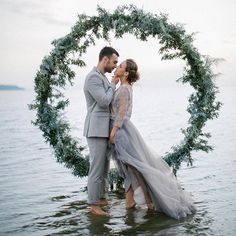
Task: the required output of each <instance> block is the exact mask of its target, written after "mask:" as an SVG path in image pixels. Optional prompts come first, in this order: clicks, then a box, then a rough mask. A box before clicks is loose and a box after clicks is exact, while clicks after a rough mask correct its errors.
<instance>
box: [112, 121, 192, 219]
mask: <svg viewBox="0 0 236 236" xmlns="http://www.w3.org/2000/svg"><path fill="white" fill-rule="evenodd" d="M111 126H112V122H111ZM113 159H114V162H115V164H116V166H117V168H118V171H119V174H120V175H121V177H123V178H124V183H125V190H126V191H127V190H128V189H129V188H130V186H132V188H133V190H134V191H135V190H137V189H138V188H139V187H140V185H144V186H142V191H146V192H147V193H148V195H149V196H150V198H151V201H152V204H153V206H154V208H155V210H157V211H159V212H163V213H165V214H166V215H168V216H170V217H173V218H175V219H181V218H184V217H186V216H187V215H190V214H193V213H194V212H195V211H196V208H195V206H194V204H193V201H192V199H191V196H190V195H189V194H188V193H187V192H185V191H184V190H183V189H182V188H181V186H180V184H179V183H178V181H177V179H176V177H175V176H174V174H173V173H172V170H171V168H170V167H169V165H168V164H167V163H166V162H165V161H164V160H163V159H162V158H161V157H160V156H159V155H158V154H156V153H155V152H154V151H153V150H151V149H150V147H148V146H147V145H146V143H145V142H144V140H143V138H142V136H141V135H140V133H139V132H138V130H137V129H136V127H135V126H134V125H133V123H132V122H131V121H130V120H125V121H124V123H123V126H122V128H120V129H119V130H118V131H117V133H116V136H115V145H114V152H113ZM139 189H140V188H139Z"/></svg>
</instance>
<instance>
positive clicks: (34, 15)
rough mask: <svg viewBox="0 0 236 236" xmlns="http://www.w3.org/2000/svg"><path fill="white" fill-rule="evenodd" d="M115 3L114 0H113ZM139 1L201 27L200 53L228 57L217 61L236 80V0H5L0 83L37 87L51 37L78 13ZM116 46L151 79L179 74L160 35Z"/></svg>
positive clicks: (90, 59) (93, 60)
mask: <svg viewBox="0 0 236 236" xmlns="http://www.w3.org/2000/svg"><path fill="white" fill-rule="evenodd" d="M114 2H115V3H114ZM124 2H125V3H126V4H130V3H132V4H135V5H136V6H137V7H140V8H143V9H144V10H146V11H149V12H152V13H156V14H159V13H166V14H168V15H169V19H170V21H171V22H173V23H177V22H179V23H184V24H185V29H186V30H187V32H188V33H192V32H198V34H197V35H196V36H195V41H194V45H195V46H196V47H197V48H198V49H199V51H200V53H201V54H208V55H211V56H212V57H216V58H224V59H225V61H224V62H223V63H221V64H220V65H218V66H217V68H216V69H215V71H216V72H221V73H222V76H221V77H220V78H219V80H221V83H222V84H227V85H232V84H234V85H236V82H235V81H236V78H235V75H236V31H235V26H236V14H235V12H236V1H235V0H225V1H223V0H207V1H206V0H198V1H189V0H178V1H174V0H172V1H171V0H162V1H160V0H136V1H121V0H116V1H111V0H98V1H90V0H86V1H84V0H83V1H81V0H0V11H1V14H0V31H1V37H0V52H1V57H0V60H1V63H0V84H17V85H19V86H22V87H27V88H31V87H33V80H34V75H35V72H36V71H37V69H38V67H39V65H40V63H41V60H42V58H43V57H44V56H45V55H46V54H48V53H49V52H50V50H51V42H52V41H53V40H54V39H56V38H59V37H62V36H64V35H66V34H67V33H69V32H70V29H71V27H72V26H73V25H74V24H75V22H76V20H77V15H78V14H81V13H85V14H87V15H90V16H92V15H96V14H97V11H96V8H97V5H100V6H101V7H103V8H106V9H108V10H109V11H113V10H114V9H115V8H116V7H117V6H118V5H122V4H123V3H124ZM106 44H107V43H106V42H104V41H99V42H97V44H96V46H95V47H92V48H89V50H88V53H87V54H86V55H84V59H85V61H86V63H87V66H86V67H85V68H83V69H80V70H79V74H77V76H76V80H83V79H84V75H85V74H86V73H87V72H88V71H89V70H90V69H91V67H92V66H93V65H96V64H97V57H98V53H99V50H100V49H101V47H103V46H105V45H106ZM111 45H112V46H113V47H115V48H116V49H117V50H118V51H119V53H120V61H122V60H123V59H125V58H130V57H131V58H134V59H135V60H136V61H137V63H138V65H139V67H140V71H141V75H143V77H145V79H146V81H149V82H151V83H152V81H154V80H159V81H165V82H166V81H168V80H170V79H173V78H178V77H179V76H180V75H181V73H182V69H183V64H181V63H180V62H177V61H172V62H169V61H168V62H162V61H161V60H160V55H159V54H158V50H159V45H158V42H157V41H156V40H150V41H148V42H147V43H143V42H141V41H138V40H136V39H135V38H134V37H133V36H132V35H125V36H124V38H123V39H122V40H112V43H111Z"/></svg>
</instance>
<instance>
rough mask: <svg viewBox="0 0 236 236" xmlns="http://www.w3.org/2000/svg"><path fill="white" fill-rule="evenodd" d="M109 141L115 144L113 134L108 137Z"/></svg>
mask: <svg viewBox="0 0 236 236" xmlns="http://www.w3.org/2000/svg"><path fill="white" fill-rule="evenodd" d="M109 141H110V143H111V144H115V135H113V136H111V135H110V137H109Z"/></svg>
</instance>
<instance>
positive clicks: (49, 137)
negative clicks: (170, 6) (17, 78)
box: [30, 5, 221, 178]
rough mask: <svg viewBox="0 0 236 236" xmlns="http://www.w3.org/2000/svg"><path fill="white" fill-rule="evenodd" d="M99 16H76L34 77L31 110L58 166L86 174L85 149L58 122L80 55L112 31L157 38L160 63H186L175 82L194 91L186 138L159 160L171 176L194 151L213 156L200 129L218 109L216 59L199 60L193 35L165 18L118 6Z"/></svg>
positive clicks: (80, 64) (65, 125)
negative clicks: (180, 60)
mask: <svg viewBox="0 0 236 236" xmlns="http://www.w3.org/2000/svg"><path fill="white" fill-rule="evenodd" d="M97 12H98V15H97V16H87V15H79V16H78V21H77V22H76V24H75V25H74V26H73V28H72V29H71V32H70V33H69V34H67V35H66V36H64V37H62V38H59V39H57V40H54V41H53V42H52V44H53V46H54V47H53V49H52V51H51V52H50V54H49V55H47V56H46V57H44V59H43V61H42V64H41V65H40V68H39V70H38V71H37V74H36V76H35V88H34V89H35V93H36V98H35V100H34V102H33V104H31V105H30V109H32V110H35V111H36V120H35V121H34V122H33V123H34V124H35V125H36V126H38V127H39V128H40V129H41V131H42V132H43V136H44V138H45V140H46V142H48V143H49V144H50V145H51V146H52V147H53V148H54V150H55V156H56V158H57V161H58V162H60V163H63V164H64V165H65V166H66V167H67V168H70V169H72V172H73V174H74V175H76V176H80V177H83V176H86V175H87V173H88V169H89V161H88V158H87V157H85V156H84V155H83V154H82V151H83V149H84V147H81V146H80V144H79V142H78V141H76V140H75V139H73V137H72V136H71V135H70V133H69V132H70V126H69V124H68V122H67V121H65V120H64V119H63V118H62V112H63V110H64V109H65V107H66V106H68V104H69V101H68V99H66V98H65V97H64V95H63V93H62V90H63V89H65V86H66V85H67V84H68V83H69V84H70V85H73V79H74V77H75V72H74V71H73V70H72V69H71V65H77V66H78V67H83V66H85V62H84V61H83V60H82V59H81V56H82V55H83V54H84V53H86V50H87V49H88V47H90V46H91V45H94V44H95V41H96V40H97V39H104V40H106V41H109V40H110V38H109V33H110V32H113V34H114V37H115V38H122V36H123V35H124V34H126V33H128V34H132V35H134V36H135V37H136V38H137V39H139V40H141V41H147V40H148V39H149V38H150V37H153V38H156V39H158V41H159V43H160V45H161V48H160V50H159V53H160V55H161V57H162V59H163V60H167V59H168V60H170V59H175V58H180V59H182V60H184V61H185V63H186V65H185V68H184V73H183V76H182V78H181V79H179V81H181V82H182V83H189V84H190V85H191V86H192V87H193V88H194V93H193V94H192V95H191V96H190V97H189V106H188V108H187V111H188V112H189V114H190V118H189V120H188V127H187V128H186V129H182V132H183V134H184V138H183V140H182V141H181V143H180V144H179V145H177V146H174V147H172V149H171V152H169V153H167V154H166V155H165V156H164V157H163V158H164V159H165V160H166V161H167V162H168V164H169V165H170V166H172V167H173V170H174V172H175V173H176V171H177V170H178V169H179V167H180V165H181V162H182V161H184V160H185V161H187V163H188V164H192V161H193V160H192V157H191V152H192V151H198V150H202V151H205V152H208V151H211V150H212V147H211V146H210V145H208V138H209V137H210V134H209V133H203V132H202V128H203V127H204V125H205V123H206V121H207V120H209V119H214V118H216V117H217V116H218V110H219V108H220V106H221V103H220V102H218V101H216V93H217V92H218V89H217V87H216V85H215V84H214V82H213V79H214V77H215V74H214V73H213V72H212V69H211V67H212V64H214V63H215V60H213V59H211V58H210V57H204V56H202V55H201V54H200V53H199V52H198V50H197V49H196V48H195V47H194V46H193V35H189V34H187V33H186V31H185V29H184V28H183V26H182V25H180V24H172V23H170V22H169V21H168V18H167V16H166V15H154V14H151V13H149V12H145V11H143V10H142V9H138V8H136V7H135V6H133V5H129V6H127V5H124V6H120V7H118V8H117V9H116V10H115V11H114V12H113V13H109V12H108V11H106V10H105V9H103V8H100V7H98V9H97ZM113 175H114V173H113V174H111V178H113V177H114V176H113ZM112 176H113V177H112Z"/></svg>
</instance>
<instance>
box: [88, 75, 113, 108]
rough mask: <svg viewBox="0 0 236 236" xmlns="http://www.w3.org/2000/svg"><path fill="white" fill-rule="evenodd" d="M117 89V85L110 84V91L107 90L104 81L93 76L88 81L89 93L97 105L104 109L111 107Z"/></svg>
mask: <svg viewBox="0 0 236 236" xmlns="http://www.w3.org/2000/svg"><path fill="white" fill-rule="evenodd" d="M115 88H116V86H115V84H113V83H111V84H109V87H108V89H107V90H105V88H104V84H103V81H102V80H101V79H100V78H98V77H96V76H92V77H90V78H89V80H88V91H89V93H90V94H91V96H92V97H93V98H94V99H95V100H96V102H97V104H98V105H99V106H100V107H103V108H106V107H108V106H109V105H110V103H111V101H112V98H113V94H114V91H115Z"/></svg>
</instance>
